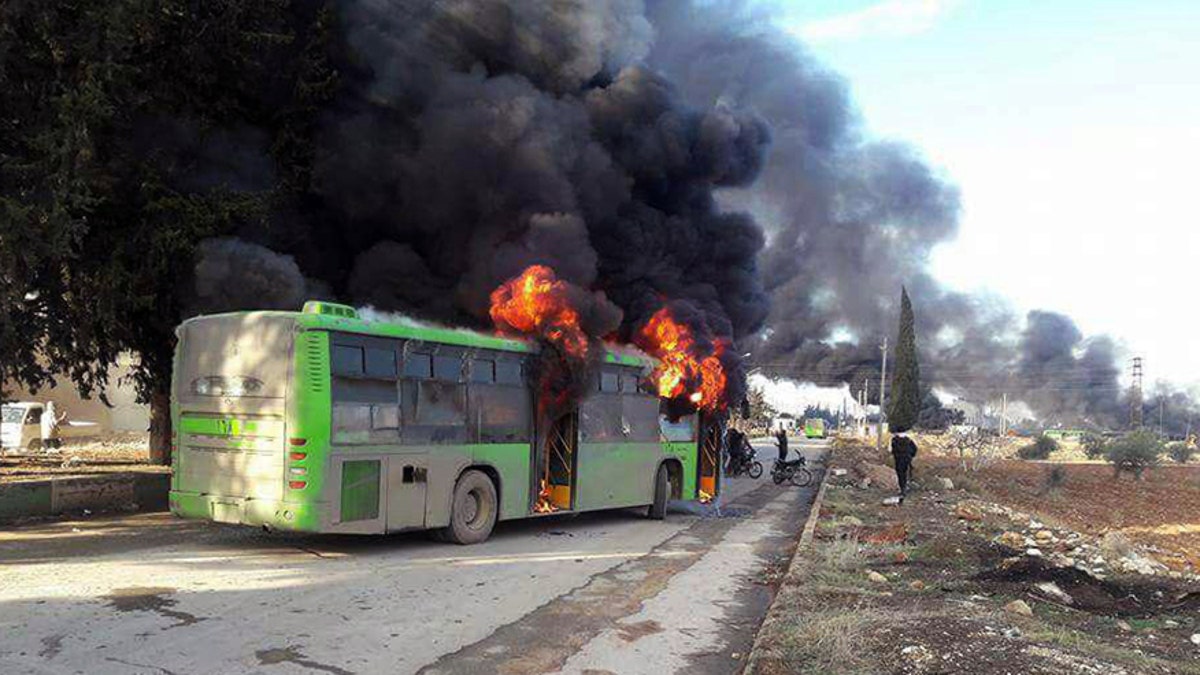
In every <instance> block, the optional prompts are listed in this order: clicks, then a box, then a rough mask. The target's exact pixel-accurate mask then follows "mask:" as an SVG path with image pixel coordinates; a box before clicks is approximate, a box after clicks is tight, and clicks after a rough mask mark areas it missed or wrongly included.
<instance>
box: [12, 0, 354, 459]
mask: <svg viewBox="0 0 1200 675" xmlns="http://www.w3.org/2000/svg"><path fill="white" fill-rule="evenodd" d="M331 16H332V14H331V12H329V11H328V10H326V9H324V8H322V7H320V6H317V5H312V4H311V3H310V4H304V3H289V2H286V1H285V0H240V1H238V2H233V1H232V0H215V1H213V2H204V3H200V2H185V1H183V0H153V1H151V0H106V1H104V2H101V1H99V0H91V1H88V0H83V1H80V2H36V1H33V0H10V1H9V2H7V3H4V4H0V110H2V111H3V113H2V114H0V282H2V283H0V383H2V382H10V381H15V382H17V383H19V384H22V385H24V386H28V387H30V388H32V389H35V390H36V389H38V388H40V387H44V386H47V385H50V384H52V383H53V382H54V381H55V380H56V379H58V378H62V377H66V378H69V379H70V380H72V381H73V382H74V383H75V384H76V385H77V386H78V387H79V389H80V391H81V393H83V394H84V395H99V396H101V397H102V398H103V395H104V391H105V387H106V386H107V384H108V382H107V373H108V371H109V367H110V366H111V365H112V364H113V363H115V361H116V359H117V357H118V355H119V354H121V353H122V352H127V351H128V352H132V353H134V355H135V356H136V357H137V358H136V364H137V365H136V367H135V370H134V373H133V379H134V384H135V385H136V388H137V391H138V395H139V399H140V400H141V401H142V402H148V403H150V404H151V408H152V412H151V415H152V425H154V427H155V428H154V429H152V435H153V436H155V438H152V450H155V449H158V450H161V449H163V448H164V447H165V446H166V436H167V434H168V433H169V429H168V428H166V427H165V426H164V425H165V424H167V423H168V418H167V416H166V412H167V410H166V404H167V400H168V398H167V395H168V389H169V383H170V373H171V358H172V353H173V349H174V329H175V326H176V325H178V323H179V321H180V319H181V318H182V316H181V314H182V312H183V309H184V305H185V303H186V302H187V300H188V298H187V293H186V291H184V290H183V289H186V288H188V284H187V283H184V282H186V280H187V278H188V274H189V270H190V269H191V262H192V255H193V249H194V248H195V246H196V244H197V242H199V241H200V240H201V239H203V238H205V237H209V236H214V235H217V234H223V233H229V232H235V231H237V230H239V229H240V228H244V227H247V226H249V225H252V224H253V225H256V226H260V227H263V226H265V227H270V226H271V223H269V222H267V221H268V217H267V213H268V212H269V207H270V204H271V203H272V200H273V199H274V198H275V196H276V195H277V194H279V193H280V192H281V191H286V190H289V189H296V188H297V187H298V186H299V184H301V183H303V182H304V181H305V180H306V179H307V178H306V173H305V172H306V164H305V163H306V155H305V150H304V148H305V147H306V146H307V145H308V144H307V143H306V142H305V139H306V138H307V137H308V136H309V135H311V134H312V133H313V132H314V130H315V129H316V124H317V120H316V114H317V112H316V111H317V106H318V103H319V102H320V101H322V100H325V99H326V98H328V97H329V95H330V93H331V91H332V88H333V86H334V83H335V76H334V72H333V70H332V68H331V66H330V65H329V62H328V60H327V51H328V50H327V45H328V43H329V40H330V38H329V33H330V30H329V29H330V23H331V21H332V19H331ZM259 148H261V150H262V152H261V153H257V154H258V155H259V156H261V157H264V158H266V159H265V161H264V162H262V163H260V164H257V165H256V164H254V163H253V162H249V163H246V162H240V161H239V159H240V158H241V155H242V154H243V153H246V154H256V153H254V150H256V149H259Z"/></svg>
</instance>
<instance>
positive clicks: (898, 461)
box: [892, 433, 917, 501]
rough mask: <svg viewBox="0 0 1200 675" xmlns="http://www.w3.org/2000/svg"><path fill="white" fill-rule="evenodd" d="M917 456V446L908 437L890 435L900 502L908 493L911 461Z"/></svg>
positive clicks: (899, 434) (900, 434)
mask: <svg viewBox="0 0 1200 675" xmlns="http://www.w3.org/2000/svg"><path fill="white" fill-rule="evenodd" d="M916 456H917V444H916V443H915V442H914V441H913V439H911V438H909V437H908V436H906V435H904V434H902V433H897V434H893V435H892V462H893V464H894V465H895V467H896V482H897V483H899V484H900V501H904V495H905V494H907V493H908V476H909V474H910V473H912V461H913V458H914V457H916Z"/></svg>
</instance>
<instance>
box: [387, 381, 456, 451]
mask: <svg viewBox="0 0 1200 675" xmlns="http://www.w3.org/2000/svg"><path fill="white" fill-rule="evenodd" d="M401 387H402V396H401V400H402V405H401V410H402V416H401V424H402V426H403V428H404V429H403V432H402V434H401V435H402V442H403V443H405V444H406V445H425V444H438V443H464V442H466V441H467V414H466V413H467V405H466V387H465V386H463V385H461V384H457V383H452V382H438V381H434V380H417V381H411V380H410V381H405V382H403V384H402V385H401Z"/></svg>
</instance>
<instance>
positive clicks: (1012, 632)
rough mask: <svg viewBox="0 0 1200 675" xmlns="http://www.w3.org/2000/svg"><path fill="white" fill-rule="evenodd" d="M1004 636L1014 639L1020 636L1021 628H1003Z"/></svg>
mask: <svg viewBox="0 0 1200 675" xmlns="http://www.w3.org/2000/svg"><path fill="white" fill-rule="evenodd" d="M1004 637H1006V638H1009V639H1012V640H1015V639H1017V638H1019V637H1021V629H1020V628H1005V629H1004Z"/></svg>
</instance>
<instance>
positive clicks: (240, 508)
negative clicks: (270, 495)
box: [169, 490, 323, 532]
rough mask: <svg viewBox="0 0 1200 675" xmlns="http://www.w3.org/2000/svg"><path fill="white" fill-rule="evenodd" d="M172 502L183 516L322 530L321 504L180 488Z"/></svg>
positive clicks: (174, 512)
mask: <svg viewBox="0 0 1200 675" xmlns="http://www.w3.org/2000/svg"><path fill="white" fill-rule="evenodd" d="M169 504H170V507H171V513H172V514H174V515H176V516H179V517H180V518H188V519H192V520H211V521H213V522H217V523H230V524H233V525H250V526H253V527H267V528H270V529H273V530H289V531H293V532H320V531H322V527H321V516H322V514H323V509H322V508H321V505H320V504H297V503H292V502H282V501H276V500H269V499H247V498H241V497H218V496H215V495H205V494H200V493H196V492H182V491H179V490H171V493H170V497H169Z"/></svg>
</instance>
